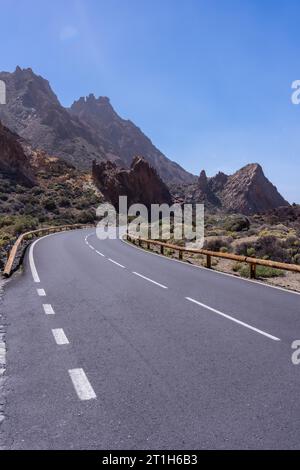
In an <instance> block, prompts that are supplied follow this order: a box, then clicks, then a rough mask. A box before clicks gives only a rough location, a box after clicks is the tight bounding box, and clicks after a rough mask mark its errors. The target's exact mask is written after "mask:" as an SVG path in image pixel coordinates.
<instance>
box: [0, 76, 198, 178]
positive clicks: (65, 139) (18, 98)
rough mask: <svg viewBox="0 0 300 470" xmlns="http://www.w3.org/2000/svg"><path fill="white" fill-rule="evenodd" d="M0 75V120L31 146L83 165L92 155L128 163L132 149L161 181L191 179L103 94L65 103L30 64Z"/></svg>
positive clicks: (121, 164)
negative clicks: (2, 99) (2, 89)
mask: <svg viewBox="0 0 300 470" xmlns="http://www.w3.org/2000/svg"><path fill="white" fill-rule="evenodd" d="M0 80H3V81H4V82H5V84H6V90H7V104H6V105H5V106H0V120H2V122H3V124H4V125H6V126H7V127H9V128H10V129H11V130H12V131H14V132H16V133H17V134H19V135H20V136H21V137H23V138H24V139H26V140H27V141H28V142H29V143H30V144H31V145H32V146H33V147H35V148H41V149H42V150H44V151H46V152H47V153H48V154H50V155H54V156H58V157H61V158H63V159H64V160H66V161H67V162H69V163H71V164H72V165H74V166H75V167H77V168H81V169H85V170H90V169H91V167H92V162H93V160H96V161H98V162H101V161H107V160H111V161H114V162H117V163H118V164H119V165H120V166H122V167H127V168H129V167H130V164H131V162H132V160H133V158H134V156H135V155H143V156H144V158H145V159H146V160H148V161H149V163H150V164H151V166H153V167H154V168H156V170H157V171H158V172H159V174H160V176H161V177H162V178H163V179H164V180H165V181H167V182H169V181H173V182H192V181H195V177H194V176H193V175H191V174H190V173H188V172H187V171H185V170H184V169H183V168H181V167H180V166H179V165H178V164H177V163H175V162H172V161H171V160H169V159H168V158H167V157H166V156H165V155H163V154H162V153H161V152H160V151H159V150H158V149H157V148H156V147H155V146H154V145H153V144H152V142H151V141H150V139H148V137H146V136H145V135H144V134H143V132H142V131H141V130H140V129H139V128H138V127H136V126H135V125H134V124H133V123H132V122H131V121H126V120H124V119H122V118H121V117H120V116H118V114H117V113H116V112H115V111H114V109H113V108H112V106H111V104H110V102H109V100H108V98H105V97H100V98H98V99H96V98H95V97H94V96H93V95H90V96H88V97H87V98H80V99H79V100H78V101H75V102H74V103H73V105H72V106H71V108H70V109H67V108H64V107H63V106H62V105H61V104H60V102H59V100H58V98H57V96H56V95H55V94H54V92H53V91H52V89H51V87H50V85H49V82H48V81H47V80H45V79H44V78H43V77H41V76H38V75H36V74H35V73H34V72H33V71H32V69H30V68H28V69H21V68H20V67H17V68H16V70H15V71H14V72H13V73H9V72H0Z"/></svg>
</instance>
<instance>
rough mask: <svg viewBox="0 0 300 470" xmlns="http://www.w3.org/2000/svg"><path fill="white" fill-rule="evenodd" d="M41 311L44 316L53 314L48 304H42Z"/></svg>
mask: <svg viewBox="0 0 300 470" xmlns="http://www.w3.org/2000/svg"><path fill="white" fill-rule="evenodd" d="M43 309H44V312H45V314H46V315H54V314H55V312H54V310H53V308H52V305H50V304H44V305H43Z"/></svg>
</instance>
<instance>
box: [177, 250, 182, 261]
mask: <svg viewBox="0 0 300 470" xmlns="http://www.w3.org/2000/svg"><path fill="white" fill-rule="evenodd" d="M178 259H182V251H181V250H178Z"/></svg>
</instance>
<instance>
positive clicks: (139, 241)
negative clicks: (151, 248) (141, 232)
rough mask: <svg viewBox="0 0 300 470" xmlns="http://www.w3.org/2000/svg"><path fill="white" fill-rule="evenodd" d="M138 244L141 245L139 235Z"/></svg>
mask: <svg viewBox="0 0 300 470" xmlns="http://www.w3.org/2000/svg"><path fill="white" fill-rule="evenodd" d="M138 245H139V246H141V245H142V242H141V237H139V238H138Z"/></svg>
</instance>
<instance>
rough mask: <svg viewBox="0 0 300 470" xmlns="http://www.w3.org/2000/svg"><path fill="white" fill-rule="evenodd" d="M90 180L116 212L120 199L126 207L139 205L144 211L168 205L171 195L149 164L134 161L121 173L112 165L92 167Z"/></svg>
mask: <svg viewBox="0 0 300 470" xmlns="http://www.w3.org/2000/svg"><path fill="white" fill-rule="evenodd" d="M93 179H94V182H95V184H96V186H97V187H98V189H99V190H100V191H101V192H102V194H103V195H104V196H105V198H106V199H108V200H109V201H111V203H112V204H113V205H114V206H115V207H116V208H117V209H118V207H119V196H127V197H128V205H131V204H135V203H140V204H145V205H146V206H147V208H149V207H150V206H151V204H163V203H167V204H171V203H172V198H171V195H170V192H169V190H168V188H167V186H166V185H165V183H164V182H163V181H162V179H161V178H160V177H159V175H158V173H157V172H156V170H155V169H154V168H152V167H151V166H150V165H149V163H148V162H147V161H146V160H145V159H144V158H141V157H135V158H134V160H133V162H132V164H131V168H130V169H129V170H128V169H120V168H118V167H117V165H116V164H115V163H113V162H105V163H100V164H98V163H96V162H94V163H93Z"/></svg>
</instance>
